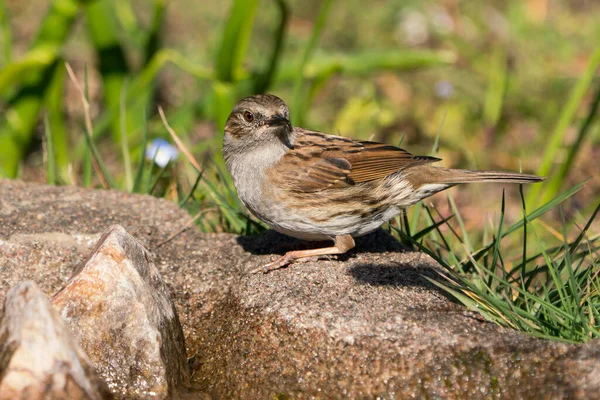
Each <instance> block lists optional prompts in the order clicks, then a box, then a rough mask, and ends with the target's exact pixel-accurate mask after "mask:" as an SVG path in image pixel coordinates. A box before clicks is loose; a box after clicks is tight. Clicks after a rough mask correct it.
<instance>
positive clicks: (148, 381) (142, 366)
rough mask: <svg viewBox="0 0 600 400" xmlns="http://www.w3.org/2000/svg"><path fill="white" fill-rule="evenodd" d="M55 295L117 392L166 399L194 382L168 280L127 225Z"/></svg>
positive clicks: (106, 237)
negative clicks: (126, 228)
mask: <svg viewBox="0 0 600 400" xmlns="http://www.w3.org/2000/svg"><path fill="white" fill-rule="evenodd" d="M52 303H53V305H54V307H55V309H56V310H58V312H59V313H60V315H61V316H62V317H63V319H64V320H65V322H66V323H67V325H68V326H69V327H70V328H71V330H72V332H73V334H74V335H75V336H76V338H77V339H78V340H79V343H80V344H81V346H82V347H83V349H84V350H85V351H86V353H87V354H88V355H89V357H90V359H91V360H92V363H93V364H94V366H95V367H96V369H97V370H98V372H99V374H100V375H101V376H102V377H103V378H104V380H105V381H106V382H107V384H108V386H109V388H110V389H111V391H112V392H113V393H115V394H116V395H118V396H122V397H125V398H139V399H147V398H159V399H163V398H168V397H170V396H172V395H174V393H175V392H176V389H177V388H179V387H181V386H182V385H186V384H188V383H189V371H188V366H187V359H186V355H185V344H184V339H183V332H182V330H181V325H180V323H179V319H178V317H177V312H176V311H175V307H174V305H173V302H172V301H171V298H170V296H169V291H168V288H167V286H166V285H165V283H164V281H163V280H162V277H161V276H160V273H159V272H158V270H157V269H156V267H155V266H154V264H153V263H152V261H151V256H150V254H149V253H148V252H147V251H146V249H145V248H144V247H143V246H142V245H141V244H139V243H138V242H137V241H136V240H135V239H134V238H133V237H131V236H130V235H129V234H128V233H127V232H126V231H125V230H124V229H123V228H122V227H121V226H118V225H116V226H113V227H111V228H109V229H108V230H107V231H106V232H105V233H104V234H103V235H102V237H101V238H100V240H99V242H98V244H97V246H96V248H95V250H94V251H93V252H92V253H91V255H90V256H89V258H88V259H87V260H86V262H85V263H83V264H81V265H80V267H79V268H77V269H75V271H74V272H73V276H72V277H71V279H70V280H69V281H68V282H67V284H66V286H65V287H64V288H63V289H62V290H60V291H59V292H58V293H57V294H56V295H54V297H53V299H52Z"/></svg>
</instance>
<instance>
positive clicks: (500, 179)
mask: <svg viewBox="0 0 600 400" xmlns="http://www.w3.org/2000/svg"><path fill="white" fill-rule="evenodd" d="M425 169H426V170H425ZM419 172H420V173H419V174H418V175H419V177H418V178H417V177H415V178H417V179H419V180H421V182H422V183H423V184H432V183H435V184H443V185H448V186H454V185H458V184H460V183H475V182H497V183H536V182H541V181H543V180H545V179H546V178H544V177H540V176H537V175H531V174H522V173H519V172H504V171H474V170H468V169H449V168H440V167H430V166H427V167H425V168H424V167H420V171H419Z"/></svg>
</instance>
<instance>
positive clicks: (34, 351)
mask: <svg viewBox="0 0 600 400" xmlns="http://www.w3.org/2000/svg"><path fill="white" fill-rule="evenodd" d="M0 377H1V381H0V399H1V400H9V399H10V400H13V399H110V398H112V395H111V393H110V392H109V390H108V387H107V386H106V385H105V384H104V382H102V380H101V379H100V378H99V377H98V375H97V374H96V372H95V371H94V369H93V367H92V366H91V365H90V362H89V361H88V359H87V357H86V355H85V354H84V353H83V350H81V348H80V347H79V346H78V345H77V342H76V341H75V340H74V339H73V336H72V335H71V333H70V332H69V330H68V329H67V328H66V327H65V325H64V324H63V322H62V320H61V319H60V317H59V316H58V314H57V313H56V311H54V309H53V308H52V305H51V304H50V302H49V301H48V299H47V298H46V297H45V296H44V294H43V293H42V292H41V290H40V289H39V288H38V286H37V285H36V284H35V283H34V282H32V281H25V282H22V283H20V284H18V285H16V286H14V287H13V288H12V289H11V290H9V291H8V294H7V296H6V299H5V302H4V313H3V317H2V321H1V322H0Z"/></svg>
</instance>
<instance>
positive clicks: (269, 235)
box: [237, 229, 410, 261]
mask: <svg viewBox="0 0 600 400" xmlns="http://www.w3.org/2000/svg"><path fill="white" fill-rule="evenodd" d="M237 242H238V244H239V245H240V246H242V248H243V249H244V250H245V251H247V252H249V253H252V254H255V255H266V254H279V255H283V254H285V253H286V252H288V251H292V250H306V249H317V248H320V247H329V246H333V242H332V241H322V242H309V241H303V240H298V239H294V238H292V237H289V236H286V235H283V234H281V233H278V232H276V231H274V230H268V231H266V232H264V233H262V234H260V235H256V236H239V237H238V238H237ZM355 242H356V247H355V248H353V249H352V250H350V251H349V252H348V253H347V254H343V255H342V256H340V257H339V259H340V260H343V261H344V260H347V259H348V258H349V256H351V255H352V254H354V253H355V252H356V251H364V252H368V253H387V252H394V251H398V252H401V251H408V250H410V249H408V248H407V247H405V246H403V245H402V244H401V243H400V242H399V241H398V240H396V239H395V238H394V237H393V236H392V235H390V234H389V233H388V232H386V231H384V230H383V229H378V230H376V231H375V232H373V233H370V234H368V235H366V236H361V237H359V238H356V239H355Z"/></svg>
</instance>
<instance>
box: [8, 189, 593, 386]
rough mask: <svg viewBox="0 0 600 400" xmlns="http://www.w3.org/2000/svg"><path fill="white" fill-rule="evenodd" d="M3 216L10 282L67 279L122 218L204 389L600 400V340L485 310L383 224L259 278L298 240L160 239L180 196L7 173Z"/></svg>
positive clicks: (56, 283) (49, 283)
mask: <svg viewBox="0 0 600 400" xmlns="http://www.w3.org/2000/svg"><path fill="white" fill-rule="evenodd" d="M0 219H2V221H1V222H2V223H0V265H8V268H4V269H0V284H4V282H11V281H12V280H13V279H23V278H27V277H32V278H34V279H40V281H43V282H41V284H43V285H46V287H47V288H48V289H49V291H50V292H51V291H52V289H54V290H56V289H58V288H59V287H60V286H61V283H63V279H64V277H65V275H68V272H69V271H70V270H72V269H73V268H74V266H75V265H76V264H77V262H78V261H79V260H80V259H81V258H83V257H84V255H85V254H86V253H87V251H89V243H90V241H92V242H93V240H94V239H96V238H97V237H98V234H99V233H100V232H102V231H103V230H105V229H107V228H108V227H109V226H110V225H112V224H114V223H119V224H121V225H122V226H123V227H124V228H125V229H126V230H127V231H128V232H129V233H131V234H132V235H133V236H134V237H135V238H136V239H137V240H140V241H141V242H142V243H144V245H145V247H146V248H148V249H149V250H150V252H151V253H153V255H154V256H155V262H156V266H157V268H158V269H159V271H160V273H161V274H162V276H163V278H164V279H165V281H166V282H167V285H168V286H169V288H170V290H171V294H172V297H173V300H174V302H175V305H176V307H177V310H178V312H179V316H180V319H181V322H182V325H183V331H184V334H185V337H186V344H187V347H188V356H191V357H193V358H192V359H193V360H194V374H193V383H194V385H195V388H196V390H200V391H204V392H209V393H211V394H213V395H214V396H215V397H219V398H229V397H234V398H272V397H273V396H274V395H290V396H292V397H310V396H315V397H367V398H374V397H376V396H382V397H388V398H423V397H442V398H444V397H450V398H464V397H471V398H490V397H499V398H540V397H542V398H544V397H546V398H561V397H568V398H593V397H595V396H596V394H597V392H598V390H599V389H600V382H599V378H598V376H599V372H600V354H599V351H598V350H597V348H598V342H597V341H594V342H591V343H589V344H587V345H584V346H571V345H565V344H561V343H555V342H549V341H541V340H537V339H534V338H531V337H529V336H526V335H523V334H520V333H518V332H514V331H511V330H508V329H503V328H499V327H497V326H495V325H493V324H490V323H488V322H485V321H483V320H482V319H481V318H480V317H479V316H478V315H477V314H474V313H471V312H468V311H466V310H465V309H464V308H462V307H461V306H459V305H457V304H456V303H454V302H453V301H451V300H450V299H449V298H448V297H446V295H445V294H444V293H442V292H441V291H439V290H438V289H436V288H435V287H433V286H432V285H431V284H430V283H429V282H428V281H427V280H426V279H425V277H426V276H429V277H436V276H437V270H436V268H437V267H436V266H435V264H434V263H433V262H432V261H431V260H430V259H429V258H428V257H426V256H424V255H422V254H419V253H414V252H407V251H404V250H403V249H401V248H400V246H399V245H398V243H397V242H396V241H395V240H394V239H392V238H390V237H389V235H387V234H385V233H384V232H383V231H379V232H377V233H375V234H373V235H369V236H367V237H365V238H362V239H360V240H358V241H357V245H358V250H357V251H355V252H352V253H351V254H350V255H347V256H345V257H343V258H342V260H341V261H321V262H314V263H306V264H301V265H293V266H291V267H289V268H286V269H282V270H278V271H275V272H273V273H270V274H268V275H262V274H261V275H247V274H246V271H248V270H250V269H252V268H254V267H256V266H258V265H260V264H261V263H265V262H267V261H269V260H271V259H272V258H273V257H274V256H275V253H276V254H282V253H283V252H285V251H286V250H289V249H291V248H294V247H295V246H298V245H299V244H298V243H297V242H295V241H293V240H290V239H287V238H285V237H283V236H281V235H278V234H275V233H273V232H267V233H266V234H264V235H262V236H259V237H254V238H243V237H237V236H234V235H224V234H199V233H197V231H196V230H194V229H188V230H187V231H185V232H183V233H182V234H180V235H178V236H177V237H175V238H174V239H173V240H170V241H168V242H167V243H165V244H164V245H162V246H158V244H159V243H160V242H161V241H163V240H164V239H166V238H168V237H169V236H170V235H171V234H172V233H174V232H176V231H177V230H179V228H180V227H182V226H184V225H185V223H186V222H187V221H188V220H189V216H187V215H186V214H185V213H184V212H182V211H180V210H179V209H177V207H176V206H175V205H173V204H171V203H167V202H165V201H162V200H156V199H152V198H150V197H147V196H133V195H125V194H121V193H117V192H112V191H87V190H83V189H78V188H70V187H69V188H51V187H46V186H41V185H27V184H23V183H21V182H10V181H0ZM58 232H60V233H61V235H58ZM55 237H56V238H57V239H58V240H56V241H54V240H53V238H55ZM3 254H9V257H10V260H7V259H6V257H5V256H3ZM3 257H4V258H3ZM25 260H27V261H28V262H25ZM54 260H59V261H58V262H57V261H54ZM28 265H29V267H27V266H28ZM18 266H26V268H25V270H20V269H19V268H18ZM14 275H18V278H14ZM38 277H39V278H38ZM0 296H1V294H0Z"/></svg>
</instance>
